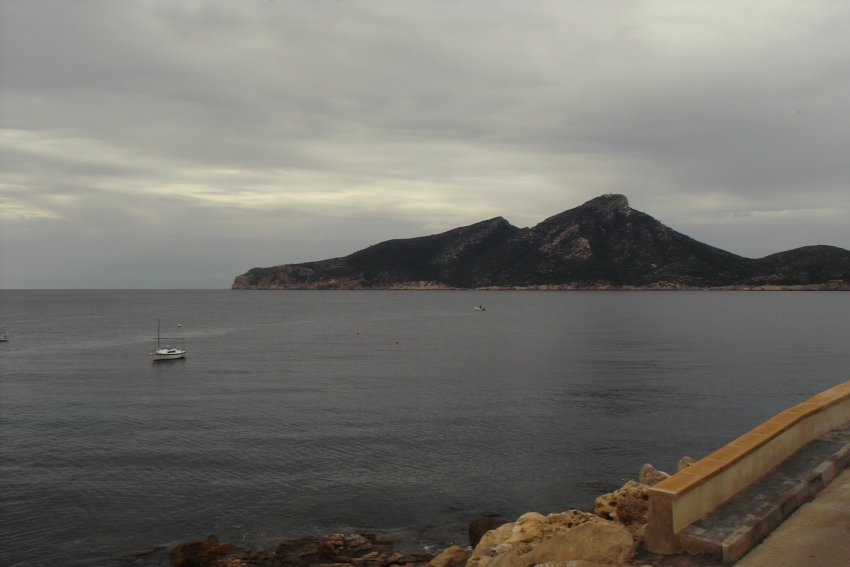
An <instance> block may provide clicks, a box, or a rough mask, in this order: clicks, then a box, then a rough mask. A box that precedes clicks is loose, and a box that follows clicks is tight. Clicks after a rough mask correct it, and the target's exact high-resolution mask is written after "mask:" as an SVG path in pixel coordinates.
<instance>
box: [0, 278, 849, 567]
mask: <svg viewBox="0 0 850 567" xmlns="http://www.w3.org/2000/svg"><path fill="white" fill-rule="evenodd" d="M479 305H480V306H482V307H483V308H484V310H476V309H474V307H475V306H479ZM158 322H159V325H160V328H161V333H162V335H164V336H166V337H176V338H170V339H167V340H164V341H163V342H164V343H165V342H170V343H171V344H173V345H174V346H179V345H180V344H184V345H185V348H186V349H187V351H188V353H187V356H186V358H185V359H182V360H176V361H160V362H153V361H152V360H151V357H150V352H151V350H153V348H154V346H155V341H154V337H155V335H156V331H157V323H158ZM2 329H5V330H6V331H7V332H8V333H9V335H10V340H9V341H8V342H5V343H0V373H2V377H0V565H4V566H7V567H15V566H41V565H45V566H46V565H51V566H55V565H66V566H121V565H143V566H165V565H168V559H167V550H168V548H170V547H172V546H174V545H175V544H177V543H179V542H185V541H195V540H199V539H202V538H204V537H205V536H207V535H209V534H215V535H216V536H217V537H218V538H219V539H220V540H222V541H229V542H232V543H234V544H237V545H240V546H244V547H249V548H257V547H265V548H270V549H273V548H274V546H275V543H276V542H277V541H280V540H282V539H286V538H293V537H301V536H321V535H327V534H330V533H333V532H339V531H359V532H371V533H377V534H379V535H381V536H382V537H386V538H389V539H393V540H394V541H396V542H397V543H398V545H399V546H400V548H401V549H405V550H408V551H410V550H431V551H439V550H440V549H442V548H444V547H446V546H448V545H451V544H454V543H457V544H460V545H466V543H467V534H466V531H467V526H468V524H469V522H470V521H471V520H473V519H475V518H477V517H479V516H482V515H499V516H501V517H503V518H507V519H514V518H516V517H517V516H519V515H521V514H523V513H525V512H528V511H536V512H540V513H543V514H547V513H551V512H561V511H564V510H568V509H571V508H579V509H584V510H592V507H593V501H594V499H595V498H596V497H597V496H599V495H600V494H603V493H605V492H609V491H611V490H614V489H616V488H618V487H619V486H621V485H622V484H623V483H624V482H626V481H627V480H629V479H632V478H636V477H637V475H638V472H639V471H640V468H641V467H642V466H643V465H644V463H652V464H653V465H655V466H656V467H657V468H659V469H661V470H665V471H668V472H671V471H672V472H675V468H676V463H677V461H678V460H679V459H680V458H681V457H683V456H686V455H687V456H690V457H693V458H699V457H702V456H704V455H706V454H708V453H710V452H712V451H714V450H715V449H717V448H719V447H721V446H722V445H724V444H725V443H727V442H729V441H731V440H732V439H734V438H736V437H738V436H739V435H741V434H743V433H745V432H747V431H748V430H749V429H751V428H753V427H755V426H756V425H758V424H759V423H761V422H763V421H765V420H767V419H769V418H770V417H771V416H773V415H774V414H776V413H778V412H780V411H783V410H784V409H787V408H788V407H790V406H793V405H795V404H797V403H800V402H802V401H804V400H806V399H807V398H809V397H811V396H812V395H814V394H816V393H819V392H821V391H823V390H825V389H828V388H830V387H832V386H834V385H836V384H839V383H842V382H844V381H847V380H848V379H850V348H848V340H850V294H848V293H843V292H765V291H760V292H742V291H735V292H707V291H702V292H699V291H694V292H686V291H676V292H663V291H652V292H649V291H647V292H635V291H631V292H615V291H605V292H577V291H572V292H568V291H557V292H529V291H231V290H173V291H170V290H153V291H152V290H127V291H125V290H73V291H58V290H39V291H14V290H3V291H0V330H2ZM180 337H182V339H181V338H180Z"/></svg>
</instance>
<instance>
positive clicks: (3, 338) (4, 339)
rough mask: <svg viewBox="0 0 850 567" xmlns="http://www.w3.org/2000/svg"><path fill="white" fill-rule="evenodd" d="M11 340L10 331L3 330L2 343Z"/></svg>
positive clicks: (0, 341) (0, 337) (0, 338)
mask: <svg viewBox="0 0 850 567" xmlns="http://www.w3.org/2000/svg"><path fill="white" fill-rule="evenodd" d="M8 341H9V333H7V332H5V331H3V334H2V335H0V343H5V342H8Z"/></svg>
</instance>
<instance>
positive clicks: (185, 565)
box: [168, 535, 242, 567]
mask: <svg viewBox="0 0 850 567" xmlns="http://www.w3.org/2000/svg"><path fill="white" fill-rule="evenodd" d="M241 552H242V550H241V549H239V548H237V547H235V546H234V545H232V544H229V543H220V542H219V541H218V539H217V538H216V537H215V536H213V535H211V536H207V537H206V539H204V540H203V541H195V542H190V543H181V544H179V545H177V546H175V547H174V548H172V549H171V551H169V552H168V561H169V562H170V563H171V565H172V567H209V566H211V565H214V564H215V563H216V562H218V561H219V560H221V559H224V558H225V557H227V556H228V555H235V554H238V553H241Z"/></svg>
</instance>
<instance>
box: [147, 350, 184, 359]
mask: <svg viewBox="0 0 850 567" xmlns="http://www.w3.org/2000/svg"><path fill="white" fill-rule="evenodd" d="M185 356H186V351H185V350H183V349H179V348H161V349H157V350H155V351H153V352H152V353H151V358H153V359H154V360H176V359H178V358H183V357H185Z"/></svg>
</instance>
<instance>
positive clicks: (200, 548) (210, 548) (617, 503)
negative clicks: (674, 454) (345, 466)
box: [168, 457, 721, 567]
mask: <svg viewBox="0 0 850 567" xmlns="http://www.w3.org/2000/svg"><path fill="white" fill-rule="evenodd" d="M691 462H692V460H690V459H689V458H687V457H685V458H683V459H682V460H681V461H680V462H679V470H681V469H682V468H684V467H687V466H690V463H691ZM667 476H668V475H667V473H664V472H661V471H658V470H656V469H655V468H654V467H653V466H652V465H649V464H647V465H644V467H643V468H642V469H641V472H640V476H639V478H638V480H636V481H635V480H630V481H629V482H627V483H626V484H625V485H623V486H622V487H621V488H620V489H618V490H615V491H614V492H611V493H609V494H605V495H603V496H600V497H599V498H597V499H596V502H595V506H594V510H593V512H584V511H581V510H568V511H566V512H562V513H557V514H549V515H547V516H544V515H542V514H538V513H536V512H529V513H527V514H523V515H522V516H520V517H519V518H517V519H516V520H514V521H505V520H502V519H498V518H492V517H482V518H478V519H475V520H474V521H472V522H471V523H470V529H469V538H470V541H469V547H460V546H458V545H453V546H451V547H448V548H447V549H445V550H443V551H442V552H440V553H438V554H435V555H421V554H405V553H402V552H400V551H397V550H395V549H394V547H393V544H392V543H391V542H389V541H383V540H381V539H379V538H378V537H377V536H375V535H373V534H356V533H354V534H333V535H330V536H328V537H324V538H315V537H307V538H299V539H291V540H285V541H282V542H280V543H279V544H278V545H277V548H276V549H274V550H248V549H243V548H240V547H238V546H235V545H233V544H231V543H225V542H220V541H218V539H217V538H216V537H215V536H209V537H207V538H206V539H205V540H203V541H198V542H190V543H181V544H179V545H177V546H175V547H174V548H172V549H171V550H170V551H169V555H168V557H169V561H170V563H171V565H172V566H173V567H530V566H532V565H540V566H545V567H603V566H606V567H610V566H618V567H627V566H630V567H634V566H654V567H713V566H716V565H721V564H720V563H719V562H717V561H715V560H714V559H712V558H709V557H705V556H686V555H685V556H669V557H664V556H656V555H653V554H650V553H648V552H646V551H645V550H643V547H642V542H643V537H644V533H645V531H646V523H647V513H648V509H649V502H648V500H649V496H648V489H649V487H650V486H652V485H654V484H656V483H657V482H660V481H661V480H663V479H664V478H667Z"/></svg>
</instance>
